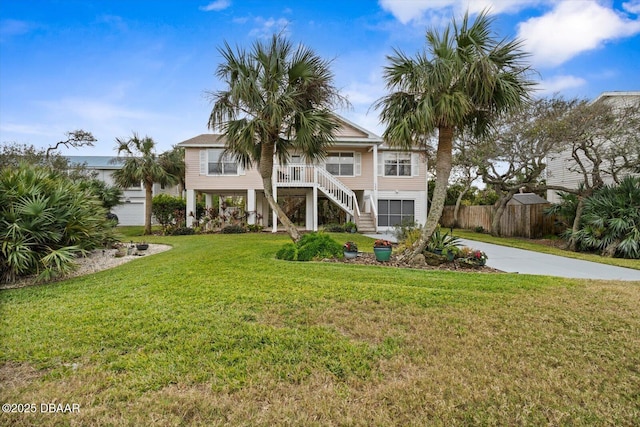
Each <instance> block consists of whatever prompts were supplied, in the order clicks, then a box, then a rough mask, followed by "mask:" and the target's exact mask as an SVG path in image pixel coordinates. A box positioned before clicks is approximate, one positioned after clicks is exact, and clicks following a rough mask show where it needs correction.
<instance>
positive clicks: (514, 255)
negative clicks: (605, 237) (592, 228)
mask: <svg viewBox="0 0 640 427" xmlns="http://www.w3.org/2000/svg"><path fill="white" fill-rule="evenodd" d="M368 236H369V237H373V238H376V239H387V240H391V241H394V242H395V240H396V239H395V238H394V237H393V236H391V235H386V234H377V235H376V234H370V235H368ZM461 240H462V244H463V245H464V246H469V247H471V248H474V249H479V250H481V251H484V252H485V253H486V254H487V256H488V257H489V259H488V260H487V265H488V266H489V267H493V268H496V269H498V270H502V271H505V272H508V273H521V274H536V275H543V276H557V277H568V278H572V279H602V280H634V281H635V280H637V281H640V270H634V269H631V268H623V267H615V266H612V265H607V264H600V263H597V262H590V261H582V260H578V259H573V258H565V257H562V256H557V255H548V254H543V253H540V252H534V251H527V250H524V249H516V248H510V247H507V246H500V245H494V244H491V243H483V242H476V241H475V240H467V239H461ZM638 263H640V261H638Z"/></svg>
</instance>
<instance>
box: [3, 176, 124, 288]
mask: <svg viewBox="0 0 640 427" xmlns="http://www.w3.org/2000/svg"><path fill="white" fill-rule="evenodd" d="M106 214H107V211H106V209H104V207H103V206H102V203H101V201H100V200H99V199H98V198H97V197H96V196H95V194H93V193H92V192H91V190H90V189H89V188H84V189H83V188H82V187H81V186H80V185H79V183H74V182H72V181H71V180H70V179H69V177H67V176H66V175H65V174H64V173H60V172H55V171H53V170H51V169H47V168H43V167H38V166H31V165H27V164H22V165H20V166H18V167H17V168H16V167H8V168H5V169H4V170H3V171H2V173H0V225H1V226H0V241H1V242H2V246H1V248H0V280H2V281H7V282H13V281H15V280H16V279H18V278H19V277H22V276H28V275H33V274H37V275H38V277H37V280H49V279H51V278H53V277H55V276H58V275H62V274H65V273H68V272H69V271H70V270H72V269H73V265H74V264H73V260H74V259H75V258H76V257H77V256H82V255H85V254H86V253H88V252H89V251H91V250H93V249H96V248H98V247H104V245H106V244H108V243H112V242H114V241H115V237H114V236H115V232H114V227H113V222H112V221H109V220H108V219H107V217H106Z"/></svg>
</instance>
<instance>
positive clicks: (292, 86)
mask: <svg viewBox="0 0 640 427" xmlns="http://www.w3.org/2000/svg"><path fill="white" fill-rule="evenodd" d="M219 52H220V53H221V54H222V56H223V58H224V61H223V62H222V63H221V64H220V65H219V66H218V68H217V76H218V77H219V78H220V79H222V80H223V81H224V82H225V84H226V86H227V87H226V88H225V89H224V90H220V91H217V92H212V93H210V96H211V99H212V102H213V108H212V111H211V115H210V117H209V123H208V126H209V128H210V129H219V130H220V131H221V132H222V133H223V134H224V135H225V139H226V152H227V153H229V154H231V155H232V156H233V157H235V159H236V160H237V161H238V162H239V163H241V164H242V165H243V167H251V166H252V165H253V164H256V165H257V167H258V171H259V172H260V176H261V177H262V183H263V186H264V193H265V197H266V199H267V201H268V203H269V206H271V209H273V210H274V211H275V212H276V214H277V216H278V219H279V220H280V222H282V224H283V225H284V227H285V228H286V230H287V232H288V233H289V235H290V236H291V238H292V239H293V241H294V242H297V241H298V240H299V239H300V234H299V233H298V231H297V229H296V228H295V226H294V225H293V223H292V222H291V221H290V220H289V218H288V217H287V216H286V214H285V213H284V211H283V210H282V208H281V207H280V206H279V205H278V203H277V201H276V200H275V199H274V198H273V192H272V174H273V164H274V158H277V159H278V160H279V161H280V163H281V164H284V163H285V162H286V161H287V158H288V157H289V153H290V152H292V151H293V150H295V151H297V152H300V153H301V154H303V155H304V156H305V157H306V158H307V159H317V158H323V157H324V156H325V155H326V151H325V149H326V147H327V146H328V145H329V144H330V143H331V142H332V141H333V133H334V131H335V130H336V129H337V127H338V122H337V119H336V117H335V115H333V114H332V113H331V110H332V108H333V107H334V106H335V105H336V104H338V103H346V101H344V98H343V97H341V96H340V95H339V94H338V91H337V89H336V88H335V86H334V85H333V73H332V72H331V71H330V69H329V62H328V61H325V60H323V59H321V58H320V57H319V56H317V55H316V54H315V53H314V52H313V51H312V50H310V49H308V48H306V47H304V46H301V45H300V46H298V47H297V48H294V47H293V45H292V44H291V43H290V42H289V41H288V40H287V39H286V38H285V37H283V36H282V35H281V34H278V35H275V34H274V35H273V37H272V38H271V39H270V41H268V42H265V43H262V42H260V41H257V42H255V43H254V45H253V47H252V49H251V51H250V52H247V51H245V50H243V49H240V48H237V49H236V51H234V50H233V49H232V48H231V47H230V46H229V44H227V43H226V42H225V44H224V48H220V49H219Z"/></svg>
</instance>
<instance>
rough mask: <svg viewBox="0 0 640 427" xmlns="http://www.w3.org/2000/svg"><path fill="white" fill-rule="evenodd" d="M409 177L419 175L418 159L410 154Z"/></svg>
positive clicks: (415, 154) (415, 155) (417, 156)
mask: <svg viewBox="0 0 640 427" xmlns="http://www.w3.org/2000/svg"><path fill="white" fill-rule="evenodd" d="M411 175H412V176H418V175H420V159H419V154H417V153H411Z"/></svg>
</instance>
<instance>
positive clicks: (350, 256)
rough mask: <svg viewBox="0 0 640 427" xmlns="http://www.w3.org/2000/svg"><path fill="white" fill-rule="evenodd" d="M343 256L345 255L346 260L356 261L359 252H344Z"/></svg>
mask: <svg viewBox="0 0 640 427" xmlns="http://www.w3.org/2000/svg"><path fill="white" fill-rule="evenodd" d="M343 254H344V258H345V259H354V258H356V257H357V256H358V252H347V251H344V252H343Z"/></svg>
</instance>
